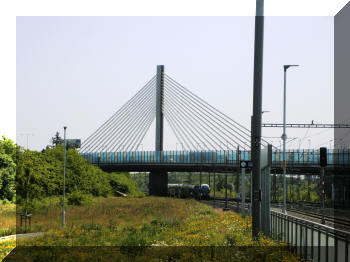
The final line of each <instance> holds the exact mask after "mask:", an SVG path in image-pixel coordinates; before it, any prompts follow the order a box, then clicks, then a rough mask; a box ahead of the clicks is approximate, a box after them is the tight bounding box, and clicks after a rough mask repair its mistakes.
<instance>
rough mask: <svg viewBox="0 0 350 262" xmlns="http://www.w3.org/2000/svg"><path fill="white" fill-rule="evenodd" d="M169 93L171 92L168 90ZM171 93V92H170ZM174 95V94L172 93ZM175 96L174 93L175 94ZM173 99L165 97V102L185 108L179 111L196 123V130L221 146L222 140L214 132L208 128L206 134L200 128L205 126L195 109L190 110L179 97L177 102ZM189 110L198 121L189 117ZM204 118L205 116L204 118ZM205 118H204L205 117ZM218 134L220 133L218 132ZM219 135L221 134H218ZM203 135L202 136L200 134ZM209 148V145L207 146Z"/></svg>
mask: <svg viewBox="0 0 350 262" xmlns="http://www.w3.org/2000/svg"><path fill="white" fill-rule="evenodd" d="M167 91H170V89H167ZM170 93H171V92H170ZM170 93H169V96H170ZM172 94H173V93H172ZM174 95H175V94H174ZM175 96H176V95H175ZM172 100H173V99H166V102H168V103H169V105H173V107H175V108H182V109H185V110H181V112H183V116H185V115H186V118H187V119H189V120H190V122H192V123H194V124H195V125H196V127H197V128H198V129H197V130H200V131H201V132H202V133H204V135H205V136H204V137H208V138H210V140H212V141H213V143H215V144H216V145H218V147H221V145H220V143H221V144H222V142H221V141H220V140H219V139H218V138H217V137H216V135H215V134H213V133H212V132H210V131H209V130H208V131H209V133H210V135H208V133H207V132H205V131H204V130H203V129H202V128H206V126H203V124H202V121H201V119H200V118H199V117H198V115H197V113H196V111H194V110H191V109H190V108H189V107H188V106H187V105H186V104H184V103H182V102H181V100H180V99H179V100H178V101H179V102H176V101H177V99H174V101H172ZM168 103H166V105H168ZM189 112H192V114H193V116H195V117H196V118H197V119H198V120H199V121H196V120H195V119H194V118H191V114H190V113H189ZM204 119H205V118H204ZM205 120H206V119H205ZM219 135H220V134H219ZM212 136H213V137H214V138H216V139H217V140H219V143H218V142H217V141H216V140H215V139H213V138H212ZM220 136H221V135H220ZM202 137H203V136H202ZM208 143H209V144H210V145H211V146H212V148H213V149H215V146H214V145H213V144H212V143H210V142H209V141H208ZM208 148H209V147H208Z"/></svg>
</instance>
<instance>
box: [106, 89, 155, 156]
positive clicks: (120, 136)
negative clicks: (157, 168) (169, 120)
mask: <svg viewBox="0 0 350 262" xmlns="http://www.w3.org/2000/svg"><path fill="white" fill-rule="evenodd" d="M153 100H154V97H153V92H150V93H149V95H148V97H147V98H146V99H144V101H142V102H141V103H140V104H139V105H138V106H137V107H136V108H137V109H133V110H134V112H131V113H130V117H131V118H132V120H130V118H128V119H127V120H128V122H127V123H126V124H124V125H123V126H122V127H120V128H119V129H117V130H119V132H118V133H116V134H115V138H114V140H113V141H111V143H112V145H111V148H112V150H116V151H118V150H119V149H120V148H121V147H122V146H124V149H123V150H125V147H129V144H126V142H127V141H128V142H129V141H130V139H132V138H133V136H136V135H137V132H138V131H139V130H138V129H137V128H138V127H139V126H140V124H143V123H144V122H143V121H141V120H142V119H144V118H145V116H144V114H145V112H148V111H150V112H151V111H152V110H153V111H154V108H153V107H154V106H153V104H154V103H153V102H152V101H153Z"/></svg>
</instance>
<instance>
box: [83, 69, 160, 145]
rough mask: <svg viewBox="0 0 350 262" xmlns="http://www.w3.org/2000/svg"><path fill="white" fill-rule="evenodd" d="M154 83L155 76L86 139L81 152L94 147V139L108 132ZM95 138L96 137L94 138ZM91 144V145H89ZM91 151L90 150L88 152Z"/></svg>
mask: <svg viewBox="0 0 350 262" xmlns="http://www.w3.org/2000/svg"><path fill="white" fill-rule="evenodd" d="M154 82H155V76H154V77H153V78H151V80H149V81H148V82H147V84H146V85H145V86H144V87H142V88H141V89H140V90H139V91H138V92H137V93H136V94H135V95H134V96H133V97H132V98H131V99H130V100H129V101H128V102H127V103H125V104H124V105H123V106H122V107H121V108H120V109H119V110H118V111H117V112H116V113H115V114H113V116H112V117H111V118H109V120H107V121H106V122H105V123H104V124H103V125H101V126H100V127H99V128H98V129H97V130H96V131H95V132H94V133H93V134H92V135H90V136H89V137H88V139H86V140H85V141H84V144H83V146H82V148H81V151H86V149H88V146H91V145H94V139H98V138H99V137H100V136H101V135H103V134H104V133H105V132H106V131H108V127H109V126H110V125H111V124H112V123H115V121H116V120H117V119H118V117H122V116H123V114H124V113H125V111H128V110H129V108H130V107H132V105H133V104H134V103H135V101H137V100H138V99H139V98H140V97H142V96H143V95H144V93H145V92H147V91H148V89H149V87H150V86H151V85H152V83H154ZM96 136H97V137H96ZM91 142H92V144H91ZM90 151H91V150H90Z"/></svg>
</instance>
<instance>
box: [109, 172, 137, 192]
mask: <svg viewBox="0 0 350 262" xmlns="http://www.w3.org/2000/svg"><path fill="white" fill-rule="evenodd" d="M109 184H110V186H111V188H112V194H113V195H115V196H118V193H117V191H118V192H122V193H124V194H126V195H127V196H131V197H141V196H144V194H143V193H142V192H141V191H140V190H139V188H138V187H137V183H136V182H135V181H134V180H132V179H131V178H130V175H129V173H120V174H117V173H111V174H109Z"/></svg>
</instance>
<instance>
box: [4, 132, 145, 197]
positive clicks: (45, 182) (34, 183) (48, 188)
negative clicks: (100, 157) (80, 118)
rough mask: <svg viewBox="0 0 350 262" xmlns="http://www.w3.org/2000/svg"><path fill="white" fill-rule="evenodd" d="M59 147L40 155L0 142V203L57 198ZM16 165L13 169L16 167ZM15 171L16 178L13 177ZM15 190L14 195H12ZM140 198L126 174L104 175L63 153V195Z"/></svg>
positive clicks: (77, 156) (60, 166) (75, 156)
mask: <svg viewBox="0 0 350 262" xmlns="http://www.w3.org/2000/svg"><path fill="white" fill-rule="evenodd" d="M63 149H64V148H63V146H61V145H57V146H56V147H54V148H47V149H45V150H43V151H42V152H38V151H30V150H23V149H21V148H20V147H18V146H16V145H15V144H14V143H13V142H12V141H11V140H9V139H6V138H3V140H2V141H1V142H0V163H1V167H0V178H1V179H0V180H1V181H2V183H1V184H0V200H3V199H7V200H9V201H14V199H15V196H16V201H17V203H23V202H24V201H28V200H29V201H30V200H33V199H36V200H38V199H39V200H40V199H43V198H46V197H51V196H61V195H62V190H63V153H64V152H63V151H64V150H63ZM16 164H17V165H16ZM15 171H16V175H15ZM15 190H16V191H15ZM118 192H122V193H125V194H127V195H129V196H142V195H143V193H141V192H140V190H139V189H138V187H137V184H136V183H135V181H133V180H132V179H131V178H130V174H129V173H118V174H117V173H106V172H103V171H102V170H101V169H100V168H98V167H96V166H94V165H91V164H90V163H88V162H87V160H85V159H84V158H82V157H81V156H80V154H79V152H78V151H77V150H76V149H73V148H70V149H68V150H67V158H66V193H67V195H68V196H69V195H70V194H72V195H73V194H74V195H75V196H77V195H79V194H83V195H90V196H105V197H106V196H108V195H118V194H119V193H118Z"/></svg>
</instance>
